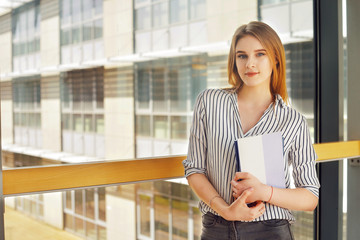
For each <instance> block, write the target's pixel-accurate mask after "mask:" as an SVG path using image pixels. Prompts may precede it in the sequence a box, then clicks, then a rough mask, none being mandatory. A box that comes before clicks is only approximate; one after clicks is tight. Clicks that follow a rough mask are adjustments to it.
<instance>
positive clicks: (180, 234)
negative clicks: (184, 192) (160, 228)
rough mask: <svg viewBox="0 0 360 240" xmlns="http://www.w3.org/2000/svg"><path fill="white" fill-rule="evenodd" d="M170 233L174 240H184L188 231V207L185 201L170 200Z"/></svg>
mask: <svg viewBox="0 0 360 240" xmlns="http://www.w3.org/2000/svg"><path fill="white" fill-rule="evenodd" d="M171 206H172V214H173V221H172V232H173V235H175V236H176V239H179V240H180V239H183V240H186V239H188V238H187V231H188V211H189V205H188V203H187V202H185V201H180V200H175V199H173V200H172V204H171Z"/></svg>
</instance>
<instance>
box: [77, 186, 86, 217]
mask: <svg viewBox="0 0 360 240" xmlns="http://www.w3.org/2000/svg"><path fill="white" fill-rule="evenodd" d="M75 213H77V214H80V215H83V214H84V202H83V192H82V190H75Z"/></svg>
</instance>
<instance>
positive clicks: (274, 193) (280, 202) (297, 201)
mask: <svg viewBox="0 0 360 240" xmlns="http://www.w3.org/2000/svg"><path fill="white" fill-rule="evenodd" d="M239 179H242V181H240V182H238V180H239ZM231 185H232V188H233V192H234V197H235V198H236V197H238V196H239V194H240V193H241V192H242V191H244V190H245V189H246V188H249V187H250V186H252V187H253V188H254V193H253V194H252V195H251V196H250V197H249V199H248V201H249V202H252V201H255V200H260V201H264V202H268V203H270V204H273V205H276V206H279V207H282V208H287V209H290V210H296V211H313V210H314V209H315V208H316V206H317V203H318V198H317V197H316V196H315V195H314V194H313V193H311V192H310V191H309V190H307V189H305V188H301V187H299V188H295V189H282V188H273V189H271V187H270V186H268V185H265V184H263V183H261V182H260V181H259V180H258V179H257V178H256V177H254V176H253V175H251V174H250V173H246V172H237V173H236V175H235V178H234V179H233V181H231ZM269 200H270V201H269Z"/></svg>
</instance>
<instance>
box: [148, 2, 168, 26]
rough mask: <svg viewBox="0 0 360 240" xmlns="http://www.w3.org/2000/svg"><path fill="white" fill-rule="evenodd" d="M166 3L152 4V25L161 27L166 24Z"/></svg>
mask: <svg viewBox="0 0 360 240" xmlns="http://www.w3.org/2000/svg"><path fill="white" fill-rule="evenodd" d="M167 7H168V4H167V2H165V3H158V4H154V5H153V8H152V19H153V22H152V23H153V27H154V28H156V27H163V26H166V25H167V24H168V9H167Z"/></svg>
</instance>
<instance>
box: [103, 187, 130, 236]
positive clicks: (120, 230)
mask: <svg viewBox="0 0 360 240" xmlns="http://www.w3.org/2000/svg"><path fill="white" fill-rule="evenodd" d="M120 216H122V217H120ZM135 223H136V218H135V202H134V201H132V200H128V199H123V198H119V197H117V196H112V195H110V194H107V195H106V224H107V226H106V228H107V240H117V239H136V224H135Z"/></svg>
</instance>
